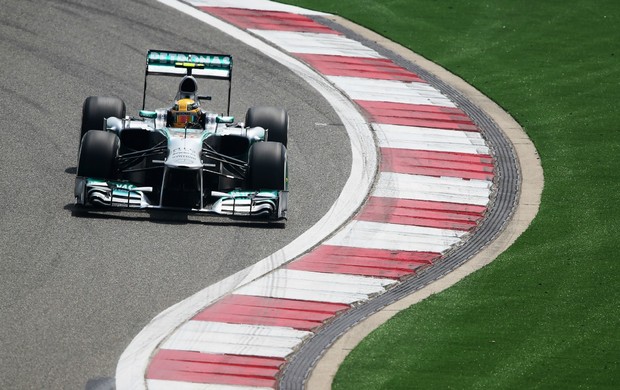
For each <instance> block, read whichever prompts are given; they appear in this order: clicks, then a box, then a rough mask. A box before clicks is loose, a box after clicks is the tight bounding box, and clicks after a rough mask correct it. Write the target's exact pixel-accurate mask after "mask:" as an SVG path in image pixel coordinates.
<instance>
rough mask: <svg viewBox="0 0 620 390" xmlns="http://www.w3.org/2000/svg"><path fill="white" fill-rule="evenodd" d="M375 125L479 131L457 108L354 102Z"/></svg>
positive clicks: (366, 101) (365, 101)
mask: <svg viewBox="0 0 620 390" xmlns="http://www.w3.org/2000/svg"><path fill="white" fill-rule="evenodd" d="M355 102H356V103H357V104H359V105H360V106H361V107H362V108H363V109H364V110H365V111H366V112H368V114H369V115H370V117H371V120H372V121H373V122H376V123H382V124H388V125H400V126H417V127H428V128H434V129H446V130H460V131H476V132H477V131H480V130H479V129H478V127H477V126H476V125H475V124H474V122H473V121H472V120H471V119H470V118H469V117H468V116H467V115H466V114H465V112H463V111H462V110H461V109H459V108H453V107H435V106H429V105H424V104H406V103H391V102H374V101H368V100H356V101H355Z"/></svg>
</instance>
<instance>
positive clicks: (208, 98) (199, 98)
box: [198, 95, 211, 100]
mask: <svg viewBox="0 0 620 390" xmlns="http://www.w3.org/2000/svg"><path fill="white" fill-rule="evenodd" d="M198 100H211V96H207V95H198Z"/></svg>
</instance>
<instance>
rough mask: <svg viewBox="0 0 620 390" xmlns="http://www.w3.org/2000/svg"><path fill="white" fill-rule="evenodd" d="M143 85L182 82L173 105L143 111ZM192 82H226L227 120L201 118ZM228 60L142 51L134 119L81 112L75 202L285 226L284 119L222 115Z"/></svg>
mask: <svg viewBox="0 0 620 390" xmlns="http://www.w3.org/2000/svg"><path fill="white" fill-rule="evenodd" d="M149 75H168V76H170V75H173V76H177V77H181V81H180V83H179V87H178V91H177V93H176V96H175V101H174V104H173V105H172V106H171V107H169V108H161V109H157V110H154V111H147V110H144V104H145V99H146V89H147V78H148V76H149ZM196 78H208V79H216V80H228V112H227V115H226V116H224V115H218V114H215V113H209V112H207V111H205V110H203V109H202V108H201V105H200V101H201V100H210V97H209V96H201V95H198V83H197V81H196ZM231 80H232V57H231V56H229V55H220V54H200V53H187V52H174V51H160V50H149V51H148V53H147V57H146V70H145V76H144V91H143V100H142V108H143V109H142V110H141V111H140V112H139V116H138V117H131V116H126V115H125V103H124V102H123V101H122V100H120V99H118V98H111V97H100V96H91V97H88V98H87V99H86V101H85V102H84V106H83V108H82V128H81V134H80V135H81V145H80V151H79V159H78V167H77V177H76V179H75V198H76V204H77V205H79V206H91V207H98V208H101V207H103V208H110V207H125V208H138V209H180V210H186V211H190V212H205V213H214V214H220V215H228V216H239V217H245V218H249V217H256V218H264V219H268V220H283V219H286V217H287V203H288V202H287V200H288V164H287V153H286V144H287V133H288V123H289V118H288V114H287V113H286V111H284V110H282V109H279V108H274V107H252V108H250V109H249V110H248V111H247V114H246V116H245V122H240V123H234V118H233V117H231V116H229V115H230V94H231Z"/></svg>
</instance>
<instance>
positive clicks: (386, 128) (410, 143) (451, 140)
mask: <svg viewBox="0 0 620 390" xmlns="http://www.w3.org/2000/svg"><path fill="white" fill-rule="evenodd" d="M372 127H373V128H374V129H375V131H376V133H377V140H378V141H379V146H380V147H383V148H398V149H410V150H430V151H435V152H451V153H469V154H489V152H490V151H489V147H488V146H486V144H485V142H484V139H483V138H482V136H481V135H480V134H479V133H476V132H473V131H460V130H448V129H430V128H426V127H416V126H399V125H386V124H379V123H373V124H372Z"/></svg>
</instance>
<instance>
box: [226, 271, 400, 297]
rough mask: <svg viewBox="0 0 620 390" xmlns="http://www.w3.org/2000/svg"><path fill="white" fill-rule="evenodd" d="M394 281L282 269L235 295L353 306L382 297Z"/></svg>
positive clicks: (247, 286) (237, 291)
mask: <svg viewBox="0 0 620 390" xmlns="http://www.w3.org/2000/svg"><path fill="white" fill-rule="evenodd" d="M393 283H395V281H394V280H391V279H382V278H369V277H364V276H357V275H343V274H329V273H321V272H309V271H297V270H288V269H279V270H277V271H275V272H272V273H270V274H269V275H266V276H264V277H262V278H260V279H258V280H256V281H254V282H252V283H250V284H248V285H246V286H244V287H241V288H240V289H237V290H236V291H235V293H236V294H246V295H257V296H266V297H272V298H288V299H300V300H305V301H319V302H333V303H353V302H357V301H362V300H366V299H368V298H369V297H370V296H371V295H374V294H378V293H381V292H383V291H384V290H385V287H386V286H388V285H390V284H393Z"/></svg>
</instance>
